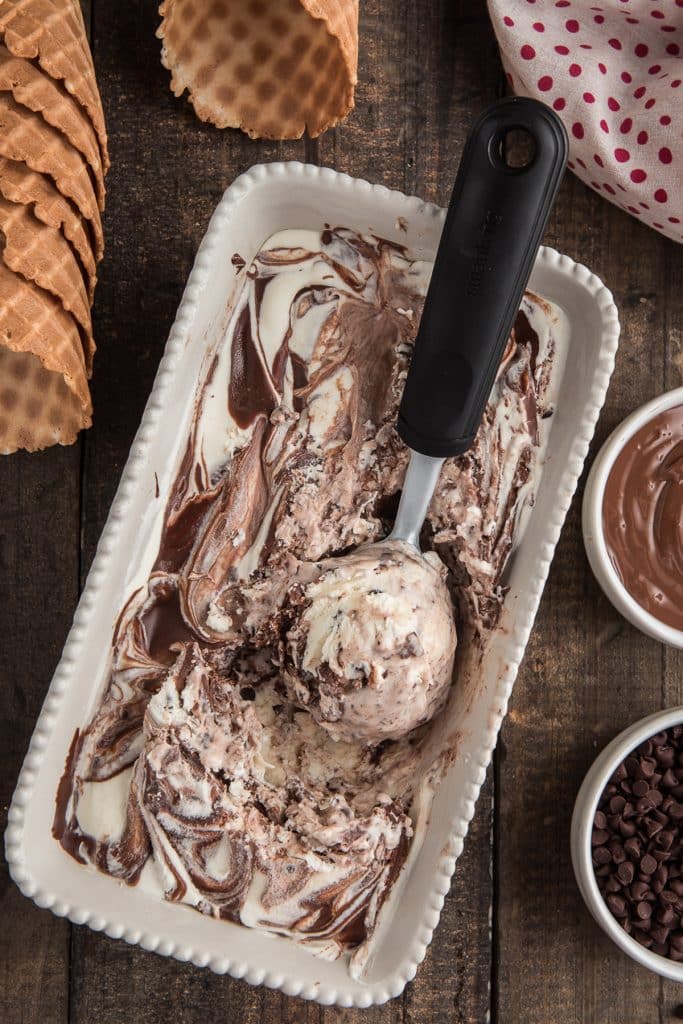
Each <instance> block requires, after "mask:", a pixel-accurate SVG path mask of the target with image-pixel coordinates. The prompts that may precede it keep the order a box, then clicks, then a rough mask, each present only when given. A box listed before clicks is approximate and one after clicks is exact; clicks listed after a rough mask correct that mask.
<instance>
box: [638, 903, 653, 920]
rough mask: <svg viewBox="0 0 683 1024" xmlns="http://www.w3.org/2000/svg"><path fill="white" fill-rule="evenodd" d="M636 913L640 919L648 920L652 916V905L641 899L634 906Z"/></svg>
mask: <svg viewBox="0 0 683 1024" xmlns="http://www.w3.org/2000/svg"><path fill="white" fill-rule="evenodd" d="M636 914H637V915H638V917H639V918H640V920H641V921H649V920H650V918H651V917H652V907H651V906H650V904H649V903H646V902H645V900H641V902H640V903H639V904H638V905H637V907H636Z"/></svg>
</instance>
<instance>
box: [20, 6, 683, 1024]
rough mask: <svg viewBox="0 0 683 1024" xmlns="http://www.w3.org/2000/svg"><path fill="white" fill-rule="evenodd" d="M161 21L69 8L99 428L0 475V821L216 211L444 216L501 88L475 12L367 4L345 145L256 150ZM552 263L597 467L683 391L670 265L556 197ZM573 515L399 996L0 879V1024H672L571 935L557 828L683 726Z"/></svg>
mask: <svg viewBox="0 0 683 1024" xmlns="http://www.w3.org/2000/svg"><path fill="white" fill-rule="evenodd" d="M155 6H156V5H155V3H154V2H153V0H126V2H125V3H118V2H114V0H109V2H98V3H94V2H90V3H87V2H86V3H85V4H84V8H85V9H86V13H87V14H89V15H90V25H91V30H92V40H93V50H94V55H95V63H96V65H97V70H98V75H99V81H100V87H101V91H102V96H103V100H104V105H105V112H106V115H107V121H108V126H109V135H110V140H111V158H112V170H111V174H110V176H109V182H108V184H109V195H108V201H107V211H106V223H105V229H106V238H107V256H106V259H105V262H104V264H103V266H102V270H101V280H100V284H99V287H98V290H97V298H96V305H95V324H96V336H97V340H98V345H99V351H98V354H97V359H96V364H95V377H94V381H93V392H94V403H95V424H94V426H93V428H92V430H90V431H89V432H88V434H87V435H85V436H83V437H82V438H81V440H80V442H79V443H78V444H77V445H75V446H74V447H72V448H66V449H53V450H50V451H47V452H44V453H42V454H39V455H15V456H12V457H4V458H3V459H2V460H0V494H1V495H2V499H1V502H0V574H1V575H0V578H1V579H2V583H3V586H2V601H1V602H0V671H1V673H2V685H1V686H0V700H1V702H2V710H1V711H0V765H1V769H0V779H1V786H2V807H3V810H4V811H5V813H6V807H7V805H8V803H9V800H10V796H11V793H12V790H13V788H14V784H15V780H16V777H17V773H18V771H19V767H20V764H21V761H22V758H23V756H24V753H25V751H26V748H27V745H28V741H29V737H30V735H31V731H32V729H33V725H34V722H35V719H36V717H37V715H38V712H39V709H40V706H41V703H42V700H43V697H44V694H45V691H46V689H47V686H48V683H49V681H50V676H51V674H52V671H53V669H54V667H55V664H56V662H57V659H58V657H59V653H60V650H61V647H62V644H63V642H64V639H65V636H66V633H67V629H68V628H69V624H70V622H71V617H72V614H73V610H74V607H75V605H76V601H77V598H78V593H79V589H80V588H81V587H82V585H83V582H84V580H85V576H86V573H87V571H88V566H89V564H90V561H91V559H92V556H93V553H94V550H95V545H96V542H97V539H98V537H99V535H100V531H101V529H102V526H103V524H104V521H105V518H106V515H107V511H108V509H109V505H110V502H111V500H112V497H113V495H114V491H115V489H116V485H117V482H118V478H119V475H120V472H121V469H122V467H123V465H124V462H125V459H126V456H127V452H128V448H129V445H130V443H131V440H132V438H133V434H134V432H135V430H136V428H137V425H138V422H139V419H140V415H141V413H142V409H143V406H144V404H145V401H146V398H147V395H148V393H149V390H150V388H151V385H152V381H153V379H154V374H155V372H156V368H157V364H158V362H159V358H160V356H161V353H162V350H163V347H164V344H165V342H166V337H167V334H168V331H169V327H170V325H171V323H172V321H173V317H174V314H175V310H176V307H177V305H178V302H179V300H180V296H181V293H182V290H183V286H184V283H185V279H186V278H187V275H188V273H189V270H190V267H191V264H192V260H193V257H194V253H195V250H196V248H197V245H198V243H199V240H200V239H201V237H202V234H203V233H204V230H205V228H206V225H207V222H208V219H209V215H210V213H211V211H212V210H213V208H214V206H215V205H216V203H217V201H218V199H219V197H220V195H221V193H222V191H223V189H224V188H225V187H226V186H227V185H229V184H230V182H231V181H232V180H233V179H234V178H235V176H236V175H237V174H239V173H240V172H241V171H244V170H245V169H246V168H248V167H249V166H250V165H251V164H254V163H257V162H260V161H270V160H282V159H297V160H307V161H311V162H314V163H320V164H326V165H329V166H332V167H335V168H337V169H339V170H342V171H347V172H348V173H350V174H353V175H359V176H361V177H363V178H368V179H369V180H370V181H376V182H382V183H384V184H386V185H389V186H391V187H393V188H397V189H402V190H403V191H405V192H408V193H415V194H417V195H419V196H423V197H424V198H426V199H430V200H435V201H437V202H439V203H442V204H443V203H445V202H446V201H447V199H448V196H449V193H450V189H451V186H452V183H453V178H454V173H455V169H456V167H457V163H458V158H459V155H460V151H461V147H462V143H463V139H464V137H465V133H466V130H467V128H468V126H469V124H470V122H471V121H472V119H473V118H474V116H475V115H476V113H477V112H478V111H479V110H480V108H481V107H483V106H484V105H485V104H486V103H487V102H488V101H490V100H492V99H493V98H495V97H496V96H498V95H500V94H501V93H502V90H503V78H502V72H501V67H500V63H499V60H498V56H497V52H496V46H495V40H494V37H493V32H492V30H491V28H490V26H489V23H488V19H487V15H486V9H485V5H484V3H483V2H473V0H362V2H361V7H362V17H361V55H360V84H359V87H358V91H357V101H356V109H355V110H354V112H353V114H352V115H351V117H350V118H349V120H348V122H347V124H345V125H344V126H343V127H342V128H340V129H337V130H334V131H330V132H328V133H327V134H326V135H324V136H323V137H322V138H320V139H318V140H309V139H303V140H301V141H299V142H291V143H277V142H252V141H250V140H249V139H247V138H246V137H245V136H243V135H241V134H240V133H238V132H234V131H223V132H221V131H218V130H217V129H215V128H212V127H208V126H206V125H203V124H201V123H200V122H199V121H198V120H197V119H196V118H195V116H194V114H193V112H192V110H191V108H190V106H189V105H188V104H187V103H186V102H185V101H184V100H176V99H174V97H173V96H172V95H171V93H170V91H169V88H168V83H169V76H168V73H167V72H166V71H164V70H163V68H162V67H161V65H160V63H159V43H158V40H156V39H155V36H154V31H155V28H156V25H157V21H158V19H157V15H156V13H155ZM547 241H548V243H549V244H551V245H554V246H556V247H557V248H559V249H561V250H562V251H564V252H566V253H568V254H569V255H570V256H572V257H574V258H575V259H578V260H581V261H584V262H585V263H587V264H588V266H589V267H591V268H592V269H593V270H594V271H595V272H596V273H597V274H599V275H600V276H601V277H602V278H603V279H604V280H605V282H606V283H607V284H608V286H609V287H610V288H611V289H612V290H613V291H614V294H615V297H616V300H617V303H618V305H619V308H620V311H621V317H622V324H623V332H622V348H621V351H620V354H619V358H618V363H617V369H616V372H615V374H614V378H613V383H612V386H611V388H610V392H609V395H608V399H607V404H606V407H605V410H604V413H603V415H602V418H601V421H600V424H599V427H598V432H597V437H596V445H597V444H599V443H600V442H601V441H602V440H604V438H605V437H606V435H607V434H608V432H609V431H610V430H611V429H612V428H613V427H614V425H615V424H616V423H617V422H618V421H619V420H620V419H622V417H623V416H625V415H626V414H627V413H628V412H630V411H631V410H632V409H633V408H635V407H636V406H637V405H640V404H641V403H642V402H644V401H645V400H647V399H649V398H652V397H653V396H654V395H656V394H658V393H660V392H662V391H664V390H666V389H668V388H672V387H675V386H677V385H680V384H681V383H683V379H682V376H683V273H682V268H683V254H682V251H681V248H680V247H678V246H676V245H675V244H674V243H673V242H669V241H666V240H665V239H663V238H661V237H660V236H658V235H657V234H655V233H654V232H653V231H650V230H648V229H647V228H645V227H644V226H643V225H641V224H639V223H637V222H636V220H635V219H634V218H631V217H628V216H627V215H626V214H624V213H622V212H620V211H619V210H618V209H616V208H615V207H614V206H611V205H609V204H608V203H606V202H605V201H604V200H602V199H600V198H598V196H596V195H595V194H594V193H593V192H591V191H589V190H588V189H587V188H585V187H584V186H583V185H582V184H581V183H580V182H579V181H578V180H577V179H576V178H574V177H573V176H572V175H571V174H569V175H568V176H567V179H566V181H565V183H564V185H563V187H562V192H561V195H560V198H559V201H558V203H557V206H556V209H555V213H554V215H553V218H552V221H551V224H550V227H549V229H548V232H547ZM579 508H580V494H579V495H577V498H576V500H575V502H574V505H573V507H572V510H571V512H570V514H569V518H568V521H567V524H566V526H565V529H564V532H563V535H562V539H561V541H560V544H559V547H558V550H557V554H556V556H555V561H554V564H553V568H552V572H551V575H550V580H549V583H548V585H547V587H546V591H545V596H544V598H543V603H542V606H541V610H540V613H539V616H538V621H537V625H536V628H535V630H534V634H533V636H532V639H531V642H530V644H529V648H528V651H527V655H526V658H525V660H524V665H523V668H522V671H521V673H520V677H519V679H518V682H517V685H516V689H515V693H514V698H513V701H512V706H511V709H510V712H509V714H508V717H507V720H506V722H505V725H504V727H503V731H502V734H501V738H500V740H499V743H498V749H497V752H496V756H495V760H494V764H493V766H492V767H491V769H490V771H489V775H488V780H487V783H486V786H485V788H484V790H483V792H482V795H481V798H480V800H479V804H478V807H477V813H476V816H475V819H474V821H473V823H472V827H471V829H470V834H469V837H468V840H467V843H466V847H465V852H464V854H463V856H462V857H461V859H460V861H459V863H458V868H457V872H456V876H455V880H454V883H453V887H452V890H451V893H450V895H449V897H448V899H447V900H446V906H445V909H444V913H443V916H442V919H441V924H440V926H439V928H438V930H437V933H436V936H435V938H434V942H433V943H432V946H431V948H430V951H429V954H428V956H427V959H426V961H425V962H424V964H423V965H422V967H421V969H420V971H419V973H418V975H417V978H416V980H415V982H413V984H411V985H409V986H408V988H407V989H406V991H405V993H404V995H403V996H402V997H401V998H399V999H396V1000H394V1001H393V1002H391V1003H389V1004H387V1005H385V1006H383V1007H377V1008H375V1009H372V1010H366V1011H353V1010H336V1009H324V1008H321V1007H319V1006H317V1005H314V1004H306V1003H304V1002H302V1001H300V1000H296V999H289V998H287V997H285V996H283V995H280V994H279V993H273V992H269V991H265V990H262V989H254V988H251V987H250V986H249V985H247V984H245V983H243V982H238V981H232V980H231V979H229V978H223V977H216V976H214V975H212V974H211V973H210V972H209V971H202V970H198V969H196V968H194V967H191V966H188V965H182V964H179V963H176V962H175V961H172V960H166V959H163V958H161V957H157V956H155V955H153V954H150V953H145V952H143V951H142V950H140V949H138V948H134V947H129V946H127V945H126V944H125V943H123V942H114V941H111V940H110V939H108V938H106V937H103V936H101V935H97V934H95V933H93V932H91V931H90V930H88V929H87V928H80V927H72V926H71V925H70V924H69V923H68V922H66V921H63V920H60V919H57V918H55V917H53V916H52V915H51V914H50V913H48V912H47V911H42V910H38V909H37V908H36V907H35V906H34V905H33V904H32V903H30V902H28V901H27V900H25V899H24V898H23V897H22V896H20V894H19V893H18V891H17V890H16V889H15V888H14V886H13V884H12V883H11V882H10V880H9V876H8V873H7V868H6V866H3V871H2V904H1V905H2V927H1V928H0V1020H2V1021H4V1022H5V1024H18V1022H20V1021H21V1022H27V1024H66V1022H67V1021H68V1022H70V1024H120V1022H121V1021H126V1022H131V1024H156V1022H167V1021H171V1022H172V1024H195V1022H196V1024H200V1022H202V1024H203V1022H204V1021H209V1020H210V1021H212V1022H214V1021H215V1022H219V1021H221V1022H222V1021H230V1022H235V1024H257V1022H264V1024H275V1022H288V1024H312V1022H314V1021H315V1022H317V1024H342V1022H344V1024H358V1022H360V1021H363V1022H366V1021H367V1022H372V1024H398V1022H402V1024H456V1022H458V1024H460V1022H465V1021H467V1022H475V1024H483V1022H484V1021H486V1020H487V1015H488V1014H489V1013H490V1015H491V1019H492V1020H493V1021H494V1022H500V1024H574V1022H582V1024H664V1022H666V1021H669V1020H673V1019H675V1017H674V1009H675V1007H676V1006H677V1005H678V1004H679V1003H683V989H678V988H677V987H676V986H675V985H673V984H670V983H665V982H661V981H660V980H659V979H658V978H656V977H654V976H652V975H650V974H648V973H647V972H646V971H644V970H642V969H641V968H639V967H637V966H636V965H635V964H633V963H632V962H631V961H630V960H628V959H627V958H626V957H625V956H623V955H622V954H621V953H619V952H618V951H617V950H616V948H615V947H614V946H612V944H611V943H610V942H609V941H608V940H607V939H606V938H605V937H604V936H603V935H602V933H601V932H600V931H599V930H598V928H597V927H596V926H595V925H594V924H593V923H592V921H591V920H590V919H589V917H588V913H587V911H586V910H585V908H584V906H583V904H582V902H581V899H580V897H579V894H578V891H577V889H576V886H575V883H574V879H573V876H572V872H571V866H570V862H569V845H568V831H569V817H570V814H571V808H572V802H573V800H574V797H575V794H576V791H577V788H578V786H579V783H580V780H581V778H582V776H583V774H584V772H585V771H586V769H587V768H588V766H589V764H590V762H591V760H592V758H593V757H594V756H595V754H596V752H597V751H598V749H599V748H600V747H601V746H602V745H603V744H604V743H605V742H606V741H607V740H609V739H610V738H611V737H612V736H613V735H614V734H615V733H616V732H617V731H618V730H619V729H621V728H622V727H623V726H625V725H626V724H628V723H629V722H631V721H633V720H635V719H636V718H639V717H640V716H641V715H644V714H646V713H648V712H651V711H654V710H656V709H657V708H660V707H663V706H667V705H675V704H679V703H683V692H682V690H683V674H682V669H683V657H681V655H680V654H678V653H677V652H675V651H672V650H667V649H666V648H664V647H662V646H660V645H659V644H657V643H655V642H654V641H651V640H648V639H646V638H645V637H644V636H641V635H640V634H639V633H637V632H636V631H635V630H634V629H633V628H631V627H630V626H629V625H628V624H627V623H626V622H625V621H624V620H623V619H622V618H620V616H619V615H618V614H617V613H616V612H615V611H614V610H613V609H612V607H611V606H610V605H609V603H608V602H607V600H606V599H605V598H604V597H603V596H602V594H601V592H600V590H599V588H598V586H597V584H596V583H595V581H594V579H593V577H592V575H591V573H590V570H589V568H588V565H587V562H586V557H585V554H584V549H583V544H582V540H581V533H580V528H579Z"/></svg>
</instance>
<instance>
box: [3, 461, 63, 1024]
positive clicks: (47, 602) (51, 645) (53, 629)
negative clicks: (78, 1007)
mask: <svg viewBox="0 0 683 1024" xmlns="http://www.w3.org/2000/svg"><path fill="white" fill-rule="evenodd" d="M79 478H80V449H79V446H78V445H76V446H74V447H72V448H54V449H50V450H48V451H46V452H42V453H40V454H37V455H27V454H26V453H18V454H16V455H9V456H3V457H2V458H1V459H0V494H2V501H1V502H0V579H2V601H0V806H1V807H2V817H1V822H0V828H1V829H2V832H3V833H4V831H5V826H6V819H7V808H8V805H9V802H10V798H11V795H12V790H13V789H14V785H15V783H16V779H17V775H18V774H19V769H20V767H21V763H22V761H23V758H24V755H25V753H26V750H27V748H28V743H29V739H30V736H31V733H32V732H33V727H34V725H35V721H36V718H37V717H38V713H39V711H40V707H41V704H42V702H43V697H44V696H45V691H46V690H47V686H48V683H49V681H50V677H51V675H52V672H53V670H54V667H55V665H56V663H57V660H58V658H59V654H60V651H61V648H62V645H63V643H64V640H65V637H66V633H67V630H68V628H69V626H70V624H71V616H72V615H73V610H74V607H75V604H76V600H77V597H78V538H79V506H80V500H79V486H80V485H79ZM0 856H2V867H1V869H0V905H1V906H2V923H3V924H2V928H0V1018H1V1019H2V1020H3V1022H5V1024H20V1022H22V1024H23V1022H25V1024H33V1022H34V1021H45V1024H63V1022H65V1021H66V1019H67V1017H66V1015H67V1007H68V991H69V976H68V970H69V924H68V922H65V921H63V920H60V919H58V918H55V917H53V916H52V914H50V913H49V911H47V910H38V909H37V908H36V907H35V906H34V905H33V904H32V903H30V902H29V901H28V900H26V899H24V897H23V896H21V894H20V893H19V891H18V890H17V889H16V887H15V886H14V884H13V883H12V882H11V880H10V878H9V872H8V868H7V864H6V862H5V858H4V849H3V853H2V854H0Z"/></svg>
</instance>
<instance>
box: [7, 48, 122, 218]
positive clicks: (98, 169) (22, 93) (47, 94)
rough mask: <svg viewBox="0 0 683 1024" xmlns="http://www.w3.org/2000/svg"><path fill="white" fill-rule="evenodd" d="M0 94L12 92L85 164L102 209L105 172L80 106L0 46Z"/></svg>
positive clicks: (92, 133)
mask: <svg viewBox="0 0 683 1024" xmlns="http://www.w3.org/2000/svg"><path fill="white" fill-rule="evenodd" d="M0 92H11V93H12V95H13V97H14V99H15V101H16V102H17V103H18V104H21V106H23V107H27V108H28V109H29V110H32V111H33V112H34V113H36V114H40V115H41V116H42V117H43V119H44V120H45V121H47V122H48V124H51V125H52V127H53V128H56V129H57V130H58V131H60V132H61V133H62V134H63V135H65V136H66V138H67V139H68V140H69V142H70V143H71V145H72V146H73V147H74V148H75V149H77V150H78V151H79V153H81V154H82V155H83V157H84V158H85V160H86V161H87V163H88V165H89V167H90V171H91V175H92V178H93V180H94V183H95V188H96V192H97V197H98V202H99V205H100V207H101V208H103V207H104V194H105V189H104V173H103V170H102V158H101V156H100V148H99V144H98V141H97V136H96V135H95V131H94V129H93V126H92V123H91V122H90V120H89V118H88V116H87V114H86V113H85V111H84V110H83V108H82V107H81V106H79V104H78V103H77V102H76V101H75V100H74V99H73V98H72V97H71V96H70V95H69V93H68V92H66V90H65V89H63V88H62V86H61V85H59V84H58V83H57V82H55V80H54V79H53V78H49V77H48V76H47V75H46V74H45V73H44V72H43V71H41V70H40V68H38V67H36V65H35V64H31V63H30V62H29V61H27V60H25V59H24V58H23V57H15V56H13V54H11V53H10V52H9V50H8V49H7V47H6V46H3V45H2V44H0Z"/></svg>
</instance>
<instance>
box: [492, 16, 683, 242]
mask: <svg viewBox="0 0 683 1024" xmlns="http://www.w3.org/2000/svg"><path fill="white" fill-rule="evenodd" d="M489 8H490V12H491V16H492V19H493V22H494V27H495V29H496V34H497V36H498V41H499V43H500V47H501V55H502V57H503V64H504V66H505V71H506V73H507V77H508V81H509V82H510V85H511V87H512V88H513V90H514V91H515V92H516V93H518V94H520V95H530V96H536V97H538V98H539V99H541V100H542V101H543V102H545V103H547V104H549V105H550V106H552V108H553V109H554V110H556V111H557V112H558V113H559V114H560V116H561V117H562V118H563V120H564V122H565V125H566V127H567V131H568V134H569V138H570V149H571V160H570V161H569V168H570V169H571V170H573V171H574V172H575V173H576V174H578V175H579V177H581V178H582V179H583V180H584V181H585V182H586V184H588V185H590V186H591V188H593V189H595V191H596V192H598V193H600V194H601V195H604V196H606V197H607V198H608V199H609V200H610V201H612V202H614V203H616V205H617V206H619V207H620V208H621V209H623V210H625V211H626V212H628V213H630V214H632V215H633V216H634V217H639V218H641V220H643V221H644V222H645V223H647V224H649V225H650V226H651V227H654V228H656V229H657V230H659V231H663V232H664V233H665V234H667V235H669V236H670V237H672V238H674V239H676V240H677V241H682V240H683V231H682V227H683V107H682V106H681V103H680V94H679V95H677V94H676V92H675V91H673V92H672V90H678V89H680V88H681V86H683V75H681V73H680V69H681V54H682V53H683V0H611V2H610V3H604V2H601V0H597V3H596V4H595V6H589V5H588V4H585V3H579V2H578V0H543V2H541V0H526V3H523V2H522V0H519V2H518V3H517V4H515V5H512V4H510V3H509V0H489ZM590 168H592V172H591V170H590ZM596 173H597V174H599V175H600V179H599V180H595V179H594V178H593V177H592V175H594V174H596ZM655 211H657V212H655Z"/></svg>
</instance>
